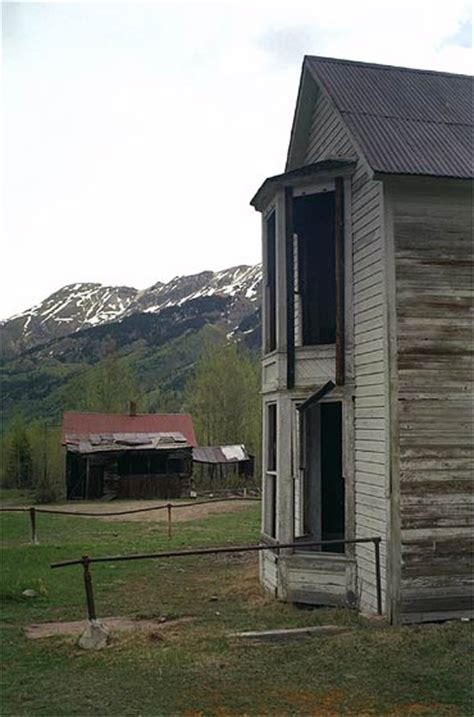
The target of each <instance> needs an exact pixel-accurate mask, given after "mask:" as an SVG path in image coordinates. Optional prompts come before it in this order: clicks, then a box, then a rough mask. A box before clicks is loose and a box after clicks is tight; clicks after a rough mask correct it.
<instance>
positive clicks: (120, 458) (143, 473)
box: [63, 404, 196, 499]
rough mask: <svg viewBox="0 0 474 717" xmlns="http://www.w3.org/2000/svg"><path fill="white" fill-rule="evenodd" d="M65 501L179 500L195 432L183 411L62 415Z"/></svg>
mask: <svg viewBox="0 0 474 717" xmlns="http://www.w3.org/2000/svg"><path fill="white" fill-rule="evenodd" d="M63 444H64V445H65V447H66V482H67V497H68V499H84V498H88V499H91V498H104V497H109V498H113V497H118V498H165V499H169V498H179V497H180V496H181V495H182V493H183V492H184V491H185V490H189V487H190V478H191V472H192V449H193V447H194V446H195V445H196V436H195V433H194V427H193V422H192V418H191V416H190V415H188V414H184V413H183V414H156V413H155V414H137V413H136V411H135V409H134V406H133V404H132V405H131V410H130V413H129V414H128V415H127V414H123V413H81V412H78V411H67V412H66V413H65V414H64V419H63Z"/></svg>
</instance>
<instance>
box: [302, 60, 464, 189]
mask: <svg viewBox="0 0 474 717" xmlns="http://www.w3.org/2000/svg"><path fill="white" fill-rule="evenodd" d="M306 68H307V69H308V71H309V73H310V74H311V76H312V77H313V78H314V80H315V81H316V84H317V85H318V86H319V87H321V88H322V90H323V91H324V92H325V93H326V94H327V95H328V96H329V98H330V100H331V101H332V103H333V105H334V106H335V108H336V110H337V111H338V112H339V114H340V115H341V117H342V119H343V121H344V123H345V125H346V127H347V128H348V130H349V132H350V134H351V135H352V137H353V139H354V140H355V142H356V144H357V145H358V147H359V148H360V150H361V152H362V154H363V155H364V156H365V159H366V160H367V162H368V164H369V166H370V167H371V168H372V169H373V171H374V172H375V173H380V174H405V175H406V174H408V175H409V174H412V175H428V176H436V177H457V178H464V179H468V178H471V177H472V176H473V154H472V149H473V146H472V130H473V104H472V101H473V78H472V77H471V76H470V75H455V74H450V73H446V72H432V71H428V70H415V69H409V68H404V67H392V66H389V65H374V64H369V63H363V62H352V61H349V60H335V59H331V58H327V57H314V56H307V57H305V61H304V65H303V72H304V70H305V69H306Z"/></svg>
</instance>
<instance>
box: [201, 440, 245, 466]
mask: <svg viewBox="0 0 474 717" xmlns="http://www.w3.org/2000/svg"><path fill="white" fill-rule="evenodd" d="M248 460H250V455H249V454H248V452H247V449H246V448H245V446H244V445H242V444H238V445H233V446H198V447H197V448H193V461H195V462H196V463H216V464H219V463H242V462H243V461H248Z"/></svg>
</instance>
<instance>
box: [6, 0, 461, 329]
mask: <svg viewBox="0 0 474 717" xmlns="http://www.w3.org/2000/svg"><path fill="white" fill-rule="evenodd" d="M469 7H470V4H469V3H466V2H464V0H449V1H447V0H442V2H436V1H435V0H429V1H426V2H417V1H416V0H412V1H411V2H403V0H396V1H395V2H393V1H391V0H390V1H387V0H385V1H383V0H382V1H381V0H378V2H366V1H365V0H358V2H353V1H351V2H341V0H339V2H337V3H336V2H328V1H327V0H325V1H324V2H319V1H318V0H311V1H310V2H303V3H299V2H298V1H297V0H296V1H294V2H293V1H292V2H290V1H289V0H286V1H285V2H284V3H279V2H276V1H275V0H272V2H258V0H255V2H253V3H251V4H250V3H249V4H247V3H245V2H242V0H240V2H238V3H235V4H234V3H232V4H231V3H225V2H220V3H210V4H203V3H197V2H196V3H190V4H185V3H181V2H179V1H177V0H174V2H173V3H170V4H162V3H148V4H138V3H121V4H118V3H117V4H116V3H101V4H95V3H87V4H86V3H84V4H77V3H75V4H73V3H54V4H49V3H3V73H2V76H3V157H4V171H3V177H2V179H3V212H2V218H3V231H2V236H3V245H4V248H3V251H2V270H1V273H0V276H1V282H0V288H1V295H0V317H3V318H4V317H7V316H11V315H12V314H14V313H17V312H19V311H22V310H24V309H26V308H27V307H29V306H31V305H32V304H34V303H36V302H38V301H40V300H42V299H43V298H45V297H46V296H47V295H48V294H50V293H52V292H53V291H55V290H56V289H58V288H60V287H61V286H63V285H65V284H70V283H73V282H80V281H93V282H101V283H104V284H114V285H116V284H126V285H129V286H135V287H137V288H145V287H146V286H149V285H151V284H153V283H154V282H156V281H158V280H160V281H167V280H169V279H171V278H172V277H173V276H176V275H179V274H189V273H195V272H199V271H203V270H205V269H213V270H216V269H222V268H228V267H230V266H233V265H236V264H244V263H245V264H253V263H256V262H258V261H259V260H260V237H259V232H260V228H259V217H258V215H257V213H256V212H255V211H254V210H253V209H252V208H251V207H249V200H250V198H251V196H252V195H253V193H254V192H255V190H256V189H257V188H258V186H259V185H260V183H261V181H263V179H264V178H265V177H266V176H268V175H271V174H276V173H278V172H281V171H283V169H284V162H285V155H286V150H287V146H288V139H289V131H290V126H291V121H292V114H293V109H294V103H295V98H296V91H297V86H298V80H299V73H300V68H301V62H302V58H303V55H304V54H305V53H306V54H315V55H326V56H331V57H342V58H348V59H354V60H364V61H370V62H381V63H390V64H399V65H405V66H411V67H420V68H430V69H441V70H447V71H452V72H464V73H470V72H471V69H472V64H471V63H472V56H471V51H470V49H469V47H470V45H471V38H472V25H471V20H470V15H469Z"/></svg>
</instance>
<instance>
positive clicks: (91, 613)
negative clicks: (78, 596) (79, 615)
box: [82, 555, 97, 621]
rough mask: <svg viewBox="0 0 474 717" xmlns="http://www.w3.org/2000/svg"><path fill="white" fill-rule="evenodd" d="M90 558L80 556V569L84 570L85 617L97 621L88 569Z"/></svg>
mask: <svg viewBox="0 0 474 717" xmlns="http://www.w3.org/2000/svg"><path fill="white" fill-rule="evenodd" d="M90 562H91V561H90V558H89V556H88V555H83V556H82V567H83V568H84V587H85V590H86V601H87V616H88V618H89V620H90V621H92V620H97V616H96V614H95V604H94V591H93V587H92V575H91V572H90V569H89V566H90Z"/></svg>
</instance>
